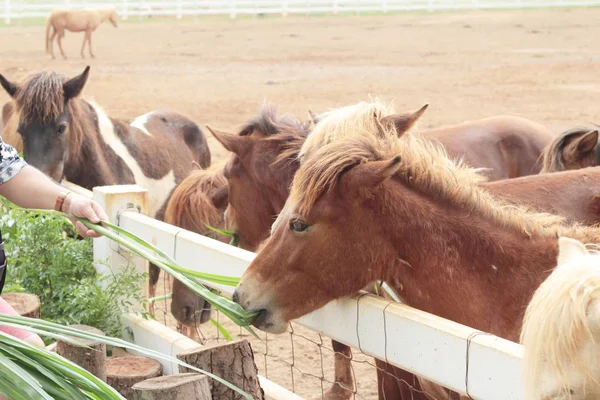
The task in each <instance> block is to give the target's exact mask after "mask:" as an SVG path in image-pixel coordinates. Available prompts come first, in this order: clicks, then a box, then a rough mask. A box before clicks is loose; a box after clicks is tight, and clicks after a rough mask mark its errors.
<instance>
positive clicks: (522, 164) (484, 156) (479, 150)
mask: <svg viewBox="0 0 600 400" xmlns="http://www.w3.org/2000/svg"><path fill="white" fill-rule="evenodd" d="M426 109H427V105H425V106H423V107H422V108H421V109H420V110H418V111H417V112H416V114H415V117H416V118H419V117H420V116H421V114H423V112H424V111H425V110H426ZM333 112H335V110H334V111H333ZM330 113H331V112H325V113H323V114H321V115H316V114H314V113H312V112H310V114H311V116H312V117H313V121H314V122H315V123H317V124H318V121H319V120H321V119H323V118H325V117H326V116H327V115H329V114H330ZM335 115H337V114H335ZM397 122H398V123H399V124H404V123H406V122H407V121H397ZM317 126H318V125H317ZM398 129H399V130H402V129H405V127H402V126H398ZM346 133H347V132H344V130H343V129H340V130H339V131H336V132H327V134H326V135H325V136H323V133H321V132H314V133H313V134H311V135H310V137H309V138H308V140H307V141H306V143H305V145H304V146H303V149H302V151H301V152H300V158H301V159H303V158H304V157H305V155H306V154H307V153H310V152H314V151H315V150H316V149H318V148H321V147H322V146H323V145H325V144H327V143H329V142H330V141H332V140H336V139H338V138H340V137H343V136H344V135H346ZM418 134H420V135H422V136H423V137H425V138H427V139H430V140H436V141H438V142H439V143H441V144H442V145H443V146H444V148H445V149H446V151H447V152H448V154H449V155H450V156H451V157H452V158H462V159H463V160H464V161H465V162H466V163H467V164H468V165H470V166H471V167H473V168H482V169H484V170H485V172H484V175H485V176H487V178H488V181H495V180H500V179H510V178H517V177H519V176H526V175H533V174H538V173H539V172H540V171H541V163H540V161H539V159H540V155H541V153H542V151H543V149H544V148H545V147H546V146H547V145H548V144H549V143H550V142H551V140H552V139H553V138H554V134H553V133H551V132H550V131H549V130H548V129H547V128H546V127H544V126H543V125H541V124H539V123H537V122H534V121H531V120H528V119H525V118H521V117H516V116H511V115H499V116H493V117H488V118H482V119H478V120H474V121H468V122H464V123H462V124H458V125H451V126H443V127H439V128H434V129H428V130H424V131H420V132H418Z"/></svg>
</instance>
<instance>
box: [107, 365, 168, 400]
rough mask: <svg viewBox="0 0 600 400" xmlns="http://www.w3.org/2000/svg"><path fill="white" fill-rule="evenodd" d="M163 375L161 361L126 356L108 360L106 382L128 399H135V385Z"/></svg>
mask: <svg viewBox="0 0 600 400" xmlns="http://www.w3.org/2000/svg"><path fill="white" fill-rule="evenodd" d="M161 375H162V365H161V363H159V362H158V361H156V360H153V359H151V358H148V357H136V356H124V357H114V358H109V359H108V360H107V361H106V382H107V383H108V384H109V385H110V386H112V387H113V388H115V389H116V390H117V392H119V393H121V395H122V396H123V397H125V398H126V399H128V400H131V399H133V389H132V386H133V385H135V384H136V383H138V382H142V381H145V380H146V379H150V378H156V377H157V376H161Z"/></svg>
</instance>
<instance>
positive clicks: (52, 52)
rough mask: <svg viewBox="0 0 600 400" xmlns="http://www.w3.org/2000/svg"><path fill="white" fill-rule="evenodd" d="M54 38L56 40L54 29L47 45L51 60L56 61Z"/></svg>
mask: <svg viewBox="0 0 600 400" xmlns="http://www.w3.org/2000/svg"><path fill="white" fill-rule="evenodd" d="M54 38H56V29H54V30H53V31H52V35H50V43H48V48H49V50H50V54H51V55H52V59H53V60H54V59H56V57H54Z"/></svg>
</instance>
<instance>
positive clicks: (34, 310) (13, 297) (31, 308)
mask: <svg viewBox="0 0 600 400" xmlns="http://www.w3.org/2000/svg"><path fill="white" fill-rule="evenodd" d="M2 298H3V299H4V300H6V302H7V303H8V304H10V305H11V307H12V308H14V309H15V311H16V312H18V313H19V315H20V316H22V317H29V318H40V298H39V297H37V296H36V295H35V294H31V293H4V294H3V295H2Z"/></svg>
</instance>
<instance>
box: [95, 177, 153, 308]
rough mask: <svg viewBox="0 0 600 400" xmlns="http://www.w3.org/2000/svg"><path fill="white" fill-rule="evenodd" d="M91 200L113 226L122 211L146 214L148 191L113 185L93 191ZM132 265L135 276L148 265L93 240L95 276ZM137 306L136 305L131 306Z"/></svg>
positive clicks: (102, 239) (114, 245)
mask: <svg viewBox="0 0 600 400" xmlns="http://www.w3.org/2000/svg"><path fill="white" fill-rule="evenodd" d="M93 193H94V200H95V201H96V202H97V203H98V204H99V205H100V206H101V207H102V208H103V209H104V211H105V212H106V215H107V216H108V219H109V220H110V222H112V223H113V224H117V225H118V224H119V215H120V214H121V213H122V212H124V211H133V212H139V213H141V214H146V210H147V202H148V190H147V189H144V188H142V187H140V186H137V185H114V186H100V187H95V188H94V191H93ZM130 265H133V266H134V267H135V268H136V269H137V270H138V272H140V273H144V272H147V271H148V262H147V261H146V260H144V259H143V258H141V257H138V256H136V255H134V254H132V253H131V252H129V251H128V250H127V249H125V248H122V247H121V246H119V245H118V244H117V243H115V242H113V241H111V240H110V239H108V238H105V237H100V238H97V239H94V266H95V268H96V271H98V273H99V274H111V271H112V273H115V272H120V271H123V270H124V269H125V268H127V267H128V266H130ZM146 286H147V285H143V286H142V288H141V289H142V296H143V297H147V287H146ZM134 306H138V305H134Z"/></svg>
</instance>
